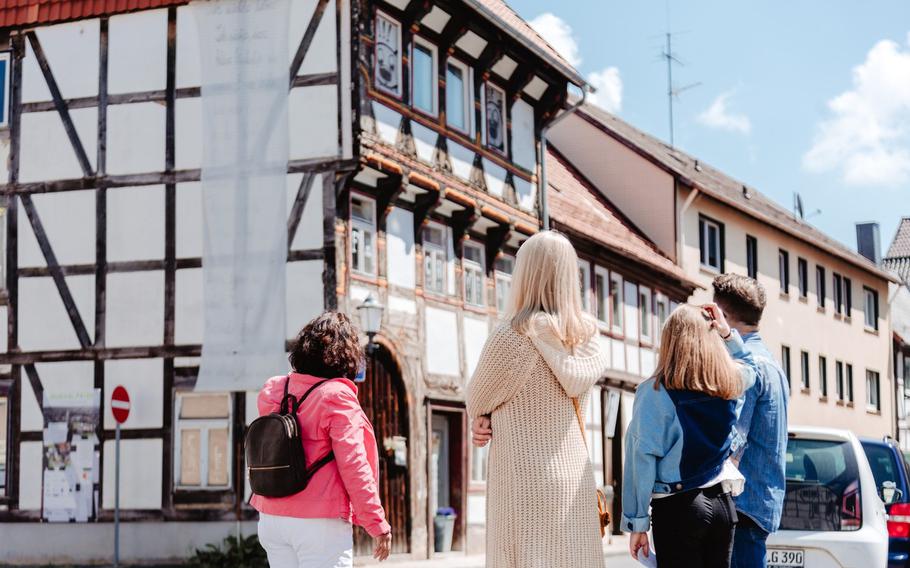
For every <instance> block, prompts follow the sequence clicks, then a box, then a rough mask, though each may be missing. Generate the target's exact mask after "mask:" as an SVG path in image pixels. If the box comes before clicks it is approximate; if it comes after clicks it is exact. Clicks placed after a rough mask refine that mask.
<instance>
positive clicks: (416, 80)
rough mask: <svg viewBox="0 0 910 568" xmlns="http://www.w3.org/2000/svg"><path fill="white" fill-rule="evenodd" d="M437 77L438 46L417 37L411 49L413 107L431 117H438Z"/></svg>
mask: <svg viewBox="0 0 910 568" xmlns="http://www.w3.org/2000/svg"><path fill="white" fill-rule="evenodd" d="M437 77H438V74H437V72H436V46H434V45H433V44H431V43H430V42H428V41H426V40H424V39H423V38H420V37H415V38H414V45H413V46H412V48H411V105H412V106H413V107H414V108H416V109H417V110H420V111H423V112H425V113H427V114H430V115H436V97H437V94H438V93H439V89H438V88H437V87H436V85H437Z"/></svg>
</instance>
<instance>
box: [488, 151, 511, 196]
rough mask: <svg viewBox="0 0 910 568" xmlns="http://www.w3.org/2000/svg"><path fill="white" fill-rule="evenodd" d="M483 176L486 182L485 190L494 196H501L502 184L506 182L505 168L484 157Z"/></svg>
mask: <svg viewBox="0 0 910 568" xmlns="http://www.w3.org/2000/svg"><path fill="white" fill-rule="evenodd" d="M483 176H484V179H485V180H486V182H487V192H488V193H489V194H490V195H495V196H496V197H502V189H503V185H505V183H506V170H505V169H504V168H501V167H499V166H497V165H496V164H494V163H493V162H491V161H490V160H488V159H486V158H484V160H483Z"/></svg>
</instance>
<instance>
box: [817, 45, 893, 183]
mask: <svg viewBox="0 0 910 568" xmlns="http://www.w3.org/2000/svg"><path fill="white" fill-rule="evenodd" d="M907 44H908V45H907V46H901V45H900V44H898V43H897V42H895V41H890V40H883V41H880V42H878V43H877V44H875V46H873V47H872V49H870V50H869V53H867V54H866V60H865V61H864V62H863V63H862V64H861V65H858V66H856V67H854V68H853V88H852V89H851V90H849V91H846V92H844V93H841V94H840V95H838V96H836V97H834V98H833V99H831V100H830V101H828V110H829V111H830V112H831V116H829V117H828V118H827V119H825V120H823V121H822V122H821V123H820V124H819V125H818V130H817V132H816V135H815V140H814V141H813V144H812V148H810V149H809V151H808V152H806V154H805V155H804V156H803V167H805V168H806V169H807V170H809V171H812V172H828V171H837V172H839V173H840V175H841V178H842V179H843V181H844V183H846V184H848V185H855V186H898V185H901V184H906V183H908V182H910V34H908V35H907Z"/></svg>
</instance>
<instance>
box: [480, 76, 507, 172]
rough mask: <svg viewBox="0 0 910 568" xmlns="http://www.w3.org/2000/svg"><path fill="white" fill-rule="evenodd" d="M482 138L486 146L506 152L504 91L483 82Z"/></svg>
mask: <svg viewBox="0 0 910 568" xmlns="http://www.w3.org/2000/svg"><path fill="white" fill-rule="evenodd" d="M483 96H484V104H483V109H484V117H483V123H484V140H485V142H486V145H487V147H488V148H491V149H493V150H496V151H497V152H499V153H500V154H505V153H506V93H505V91H503V90H502V89H500V88H499V87H497V86H496V85H493V84H491V83H484V86H483Z"/></svg>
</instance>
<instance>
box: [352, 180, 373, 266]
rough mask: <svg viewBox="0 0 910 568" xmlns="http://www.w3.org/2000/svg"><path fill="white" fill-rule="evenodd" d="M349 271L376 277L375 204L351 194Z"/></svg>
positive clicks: (370, 200) (361, 196)
mask: <svg viewBox="0 0 910 568" xmlns="http://www.w3.org/2000/svg"><path fill="white" fill-rule="evenodd" d="M351 269H352V270H353V271H354V272H356V273H358V274H365V275H368V276H375V275H376V202H375V201H373V200H372V199H370V198H369V197H364V196H363V195H360V194H356V193H352V194H351Z"/></svg>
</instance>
